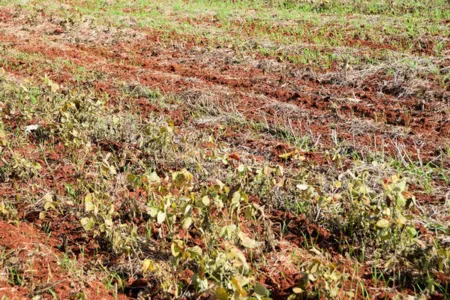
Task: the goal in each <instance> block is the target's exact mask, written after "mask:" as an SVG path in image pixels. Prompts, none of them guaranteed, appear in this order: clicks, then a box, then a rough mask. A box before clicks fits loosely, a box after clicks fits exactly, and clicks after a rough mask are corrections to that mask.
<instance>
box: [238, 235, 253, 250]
mask: <svg viewBox="0 0 450 300" xmlns="http://www.w3.org/2000/svg"><path fill="white" fill-rule="evenodd" d="M238 237H239V239H240V240H241V244H242V246H244V247H245V248H249V249H254V248H256V247H257V246H258V243H257V242H256V241H255V240H253V239H251V238H249V237H248V236H247V235H246V234H245V233H243V232H242V231H241V232H239V234H238Z"/></svg>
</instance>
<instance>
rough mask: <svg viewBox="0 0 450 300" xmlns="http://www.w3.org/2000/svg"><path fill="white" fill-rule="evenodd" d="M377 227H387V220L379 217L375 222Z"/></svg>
mask: <svg viewBox="0 0 450 300" xmlns="http://www.w3.org/2000/svg"><path fill="white" fill-rule="evenodd" d="M377 227H378V228H387V227H389V221H388V220H386V219H381V220H379V221H378V222H377Z"/></svg>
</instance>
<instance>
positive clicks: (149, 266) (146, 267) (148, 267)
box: [142, 258, 155, 273]
mask: <svg viewBox="0 0 450 300" xmlns="http://www.w3.org/2000/svg"><path fill="white" fill-rule="evenodd" d="M154 270H155V267H154V261H153V260H151V259H149V258H147V259H145V260H144V261H143V262H142V273H146V272H147V271H149V272H153V271H154Z"/></svg>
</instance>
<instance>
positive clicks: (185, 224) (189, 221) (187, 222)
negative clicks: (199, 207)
mask: <svg viewBox="0 0 450 300" xmlns="http://www.w3.org/2000/svg"><path fill="white" fill-rule="evenodd" d="M193 222H194V221H193V220H192V218H191V217H188V218H186V219H184V221H183V225H182V228H183V229H185V230H187V229H189V227H191V225H192V223H193Z"/></svg>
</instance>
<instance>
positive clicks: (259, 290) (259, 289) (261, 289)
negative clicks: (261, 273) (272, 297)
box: [255, 282, 269, 297]
mask: <svg viewBox="0 0 450 300" xmlns="http://www.w3.org/2000/svg"><path fill="white" fill-rule="evenodd" d="M255 293H256V294H257V295H259V296H263V297H264V296H267V295H268V294H269V290H267V288H266V287H265V286H264V285H262V284H261V283H259V282H256V283H255Z"/></svg>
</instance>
